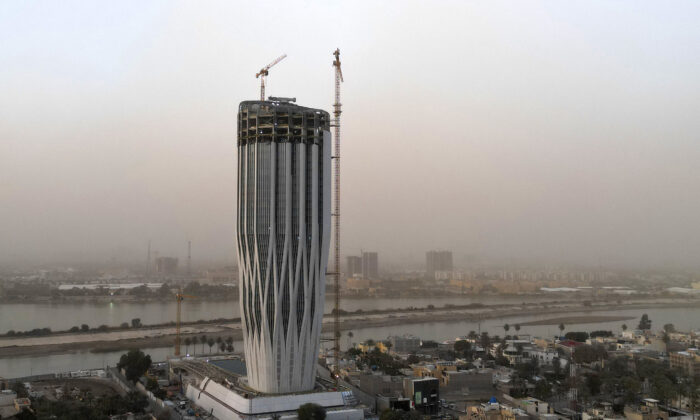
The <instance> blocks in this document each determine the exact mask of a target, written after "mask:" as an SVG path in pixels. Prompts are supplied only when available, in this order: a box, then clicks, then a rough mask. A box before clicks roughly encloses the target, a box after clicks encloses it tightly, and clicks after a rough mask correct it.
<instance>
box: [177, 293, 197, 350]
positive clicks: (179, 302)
mask: <svg viewBox="0 0 700 420" xmlns="http://www.w3.org/2000/svg"><path fill="white" fill-rule="evenodd" d="M185 298H188V299H196V298H197V296H191V295H185V294H183V293H182V288H180V289H179V290H178V291H177V293H176V294H175V299H177V321H176V323H175V356H179V355H180V317H181V313H182V308H181V306H182V301H183V300H185Z"/></svg>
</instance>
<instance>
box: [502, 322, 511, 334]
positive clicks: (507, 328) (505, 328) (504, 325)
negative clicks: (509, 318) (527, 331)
mask: <svg viewBox="0 0 700 420" xmlns="http://www.w3.org/2000/svg"><path fill="white" fill-rule="evenodd" d="M503 331H505V333H506V334H508V331H510V325H508V324H503ZM504 335H505V334H504Z"/></svg>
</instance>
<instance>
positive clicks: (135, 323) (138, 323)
mask: <svg viewBox="0 0 700 420" xmlns="http://www.w3.org/2000/svg"><path fill="white" fill-rule="evenodd" d="M141 326H142V325H141V318H134V319H132V320H131V327H132V328H140V327H141Z"/></svg>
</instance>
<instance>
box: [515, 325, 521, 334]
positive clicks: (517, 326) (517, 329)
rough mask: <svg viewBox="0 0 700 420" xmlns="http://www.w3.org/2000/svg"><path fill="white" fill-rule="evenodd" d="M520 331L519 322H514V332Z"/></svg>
mask: <svg viewBox="0 0 700 420" xmlns="http://www.w3.org/2000/svg"><path fill="white" fill-rule="evenodd" d="M518 331H520V324H515V332H518Z"/></svg>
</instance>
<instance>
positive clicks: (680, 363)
mask: <svg viewBox="0 0 700 420" xmlns="http://www.w3.org/2000/svg"><path fill="white" fill-rule="evenodd" d="M669 359H670V361H671V368H672V369H680V370H681V372H683V374H684V375H687V376H697V377H700V352H699V351H698V349H696V348H690V349H687V350H686V351H677V352H674V353H671V354H670V355H669Z"/></svg>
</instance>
